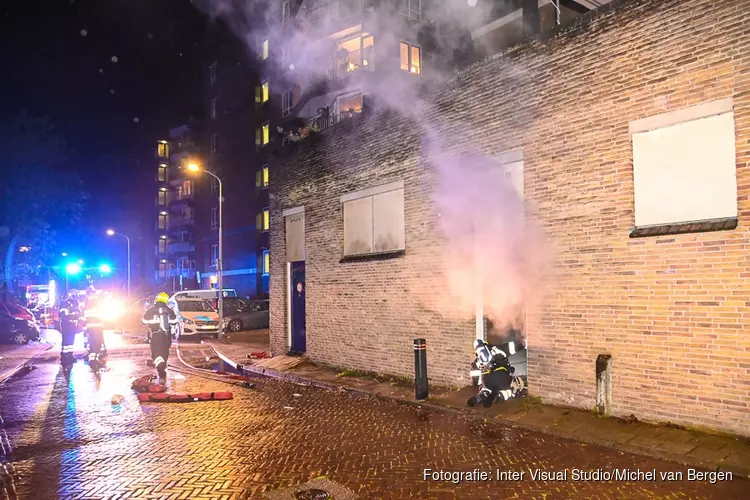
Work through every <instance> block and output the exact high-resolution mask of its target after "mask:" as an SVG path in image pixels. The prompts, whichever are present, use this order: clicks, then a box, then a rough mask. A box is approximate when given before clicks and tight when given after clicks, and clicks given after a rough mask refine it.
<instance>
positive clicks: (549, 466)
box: [0, 351, 750, 499]
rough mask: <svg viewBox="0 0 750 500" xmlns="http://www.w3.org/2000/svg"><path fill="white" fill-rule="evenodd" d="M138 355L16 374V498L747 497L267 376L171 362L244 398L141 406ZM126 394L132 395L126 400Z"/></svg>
mask: <svg viewBox="0 0 750 500" xmlns="http://www.w3.org/2000/svg"><path fill="white" fill-rule="evenodd" d="M196 352H197V351H196ZM138 358H139V359H137V360H133V359H127V357H123V356H119V355H115V356H113V358H112V360H111V361H110V363H109V365H110V369H109V371H107V372H104V373H102V374H101V376H100V378H99V379H97V378H96V377H94V376H93V374H92V373H91V372H90V371H89V369H88V367H87V366H85V365H84V364H82V363H79V364H77V365H76V366H75V368H74V370H73V374H72V376H71V380H70V382H69V383H68V382H67V381H66V380H65V378H64V377H62V375H61V374H60V373H59V368H58V365H57V364H56V363H55V362H54V361H52V360H50V361H49V362H45V363H41V364H39V365H38V368H37V369H36V370H34V371H32V372H30V373H28V374H27V375H26V376H25V377H22V378H18V379H15V380H13V381H12V382H11V383H9V384H7V386H6V388H5V389H4V391H3V393H0V397H2V399H1V400H0V413H2V416H3V418H4V421H5V424H4V426H5V429H7V432H8V434H9V435H10V437H11V440H12V441H13V442H14V445H15V451H14V454H13V456H12V458H13V460H14V466H15V471H16V474H17V476H16V479H15V484H16V488H17V491H18V494H19V496H18V498H34V499H36V498H43V499H46V498H90V499H95V498H114V497H117V498H128V497H133V498H136V497H137V498H191V499H195V498H198V499H203V498H206V499H208V498H238V499H240V498H265V494H266V493H269V492H271V491H274V490H276V491H278V490H279V489H284V488H289V487H291V486H295V485H299V484H301V483H305V482H307V481H309V480H310V479H312V478H315V477H319V476H326V477H327V478H328V479H330V480H331V481H335V482H336V483H339V484H341V485H343V486H345V487H346V488H349V489H350V490H352V491H354V492H355V493H356V494H357V495H358V496H359V497H360V498H373V499H409V498H414V499H460V498H471V499H481V498H510V497H514V498H656V497H660V498H721V497H723V498H743V497H744V496H745V495H746V494H747V493H748V492H749V491H750V482H748V481H746V480H743V479H740V478H737V477H735V478H734V480H733V481H731V482H721V483H717V484H713V485H711V484H708V483H705V482H687V481H684V482H662V481H643V482H609V483H608V482H598V483H595V482H573V481H562V482H552V481H547V482H545V481H534V480H532V479H530V478H529V473H528V469H536V468H540V469H544V470H563V469H568V470H571V469H572V468H579V469H582V470H590V469H604V470H611V469H614V468H633V469H635V468H639V469H641V470H649V471H650V470H652V469H657V470H658V471H669V470H671V471H686V469H687V468H686V467H682V466H680V465H677V464H672V463H667V462H661V461H658V460H650V459H646V458H643V457H639V456H635V455H630V454H623V453H620V452H616V451H612V450H607V449H603V448H598V447H594V446H586V445H582V444H580V443H576V442H573V441H567V440H562V439H558V438H553V437H549V436H546V435H543V434H538V433H533V432H526V431H521V430H518V429H511V428H502V427H498V426H497V425H496V424H494V423H491V424H485V423H482V422H477V421H475V420H471V419H467V418H464V417H462V416H459V415H449V414H443V413H437V412H433V411H427V410H424V409H418V408H413V407H409V406H406V405H401V404H398V403H395V402H390V401H383V400H380V399H377V398H372V397H362V396H356V395H351V394H345V393H337V392H332V391H325V390H321V389H316V388H312V387H302V386H296V385H292V384H288V383H285V382H280V381H276V380H270V379H263V378H259V379H257V380H256V385H255V387H254V388H252V389H245V388H240V387H230V386H228V385H226V384H223V383H220V382H215V381H212V380H206V379H203V378H198V377H197V376H194V375H192V374H189V373H182V374H180V373H178V372H175V371H173V372H172V373H171V375H170V376H171V380H170V388H171V390H172V391H174V392H198V391H221V390H231V391H232V392H234V395H235V399H234V400H231V401H222V402H201V403H188V404H171V405H170V404H161V405H159V404H144V405H141V404H139V403H138V402H137V400H136V398H135V395H134V394H133V393H132V391H131V390H130V381H131V380H132V379H133V378H134V377H135V376H137V375H140V374H144V373H148V372H149V369H148V368H147V367H146V366H145V365H144V364H143V363H142V358H141V357H140V356H138ZM170 361H171V360H170ZM115 394H122V395H124V396H125V398H124V400H123V402H122V403H121V404H119V405H113V404H112V396H113V395H115ZM297 394H298V396H297ZM425 468H430V469H433V470H436V471H437V470H441V469H442V470H446V471H471V470H474V469H477V468H479V469H481V470H483V471H488V472H492V473H494V471H495V470H497V469H500V470H510V471H522V470H525V471H527V472H526V475H525V477H524V480H523V481H520V482H518V481H490V482H482V483H469V482H461V483H459V484H453V483H450V482H438V481H425V480H423V469H425Z"/></svg>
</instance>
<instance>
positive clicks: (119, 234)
mask: <svg viewBox="0 0 750 500" xmlns="http://www.w3.org/2000/svg"><path fill="white" fill-rule="evenodd" d="M114 235H118V236H122V237H123V238H125V239H126V240H127V242H128V297H130V238H128V237H127V236H126V235H124V234H122V233H118V232H117V231H115V230H114V229H107V236H114Z"/></svg>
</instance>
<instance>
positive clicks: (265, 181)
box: [262, 165, 268, 187]
mask: <svg viewBox="0 0 750 500" xmlns="http://www.w3.org/2000/svg"><path fill="white" fill-rule="evenodd" d="M262 186H263V187H268V165H263V184H262Z"/></svg>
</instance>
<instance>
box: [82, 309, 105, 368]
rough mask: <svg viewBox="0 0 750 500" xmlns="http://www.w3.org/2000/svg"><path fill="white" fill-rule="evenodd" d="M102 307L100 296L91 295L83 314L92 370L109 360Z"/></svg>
mask: <svg viewBox="0 0 750 500" xmlns="http://www.w3.org/2000/svg"><path fill="white" fill-rule="evenodd" d="M100 307H101V301H100V300H99V297H98V296H96V295H90V296H89V297H88V299H87V300H86V309H85V311H84V314H83V317H84V320H85V321H86V337H87V338H88V345H89V366H90V367H91V369H92V370H98V369H99V368H103V367H104V365H105V364H106V362H107V348H106V347H105V345H104V321H103V319H102V317H101V311H100V310H99V309H100Z"/></svg>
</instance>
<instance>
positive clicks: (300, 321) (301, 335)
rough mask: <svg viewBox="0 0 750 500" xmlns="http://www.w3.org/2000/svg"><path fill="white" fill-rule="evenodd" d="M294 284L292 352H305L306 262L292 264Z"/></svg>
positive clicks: (292, 280) (292, 281) (292, 282)
mask: <svg viewBox="0 0 750 500" xmlns="http://www.w3.org/2000/svg"><path fill="white" fill-rule="evenodd" d="M291 268H292V270H291V273H292V276H291V278H292V279H291V284H292V345H291V351H292V352H297V353H303V352H305V349H306V348H307V336H306V334H305V291H306V290H305V262H304V261H302V262H292V263H291Z"/></svg>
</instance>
